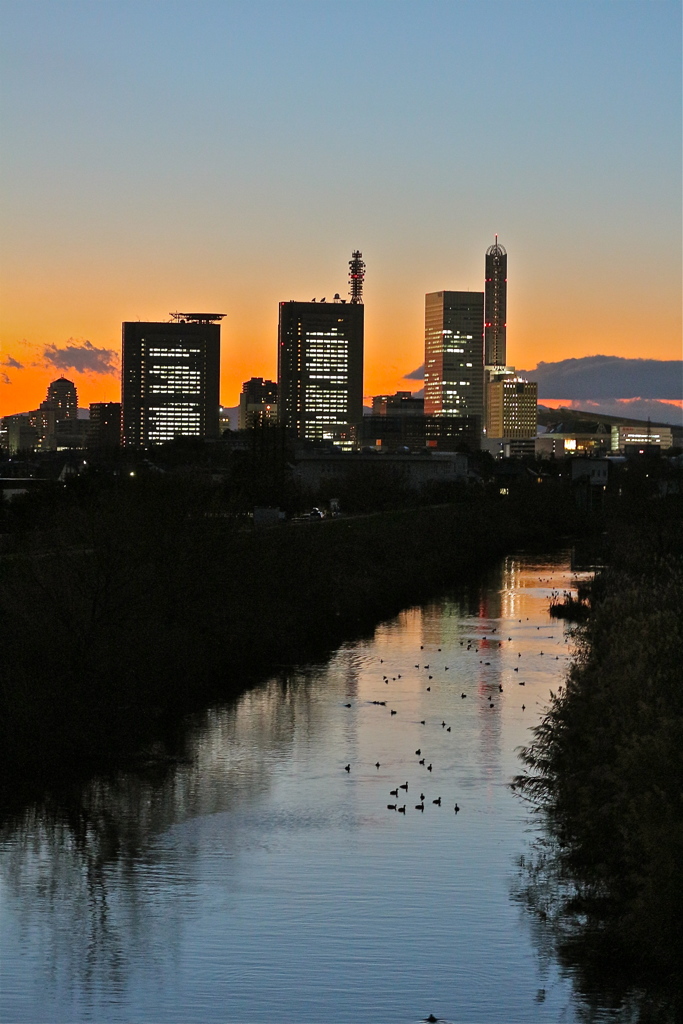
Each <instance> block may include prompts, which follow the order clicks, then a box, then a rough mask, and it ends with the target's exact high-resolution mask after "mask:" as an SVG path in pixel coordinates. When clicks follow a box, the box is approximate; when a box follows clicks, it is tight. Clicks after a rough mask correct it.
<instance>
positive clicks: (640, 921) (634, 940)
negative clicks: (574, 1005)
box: [519, 500, 683, 1022]
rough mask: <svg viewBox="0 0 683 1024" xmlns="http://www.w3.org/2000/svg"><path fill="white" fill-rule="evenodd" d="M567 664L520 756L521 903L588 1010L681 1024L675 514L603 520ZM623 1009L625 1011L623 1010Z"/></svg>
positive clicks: (652, 506)
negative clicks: (585, 610) (533, 809)
mask: <svg viewBox="0 0 683 1024" xmlns="http://www.w3.org/2000/svg"><path fill="white" fill-rule="evenodd" d="M609 541H610V543H609V550H608V565H607V567H606V569H605V570H604V571H603V572H602V573H600V574H599V576H598V578H597V579H596V582H595V585H594V587H593V597H592V605H593V607H592V611H591V614H590V616H589V619H588V623H587V625H586V626H585V627H582V641H581V648H580V654H579V657H578V658H577V660H576V662H575V664H574V665H573V667H572V670H571V672H570V675H569V677H568V682H567V685H566V687H565V688H564V689H563V691H562V692H560V693H558V694H557V695H556V696H555V697H554V698H553V700H552V701H551V704H550V708H549V711H548V713H547V715H546V717H545V718H544V720H543V721H542V722H541V724H540V725H539V726H538V727H537V729H536V730H535V739H534V742H533V744H532V745H531V746H530V747H529V748H528V749H527V750H526V751H525V755H524V756H525V761H526V763H527V766H528V769H529V772H528V774H527V775H526V776H525V777H523V778H522V779H520V780H519V781H520V783H521V786H522V789H523V790H524V791H525V792H526V794H527V795H528V796H530V798H531V800H532V802H533V803H534V804H535V805H536V806H537V807H539V808H540V809H541V811H542V813H543V815H544V818H545V821H546V825H547V833H548V846H547V848H545V849H544V850H543V852H542V854H541V855H540V856H539V858H538V860H537V861H536V863H535V864H534V865H533V868H532V870H531V875H530V879H529V880H528V881H529V886H528V889H527V890H526V894H525V895H526V897H527V899H528V900H529V902H530V903H531V905H532V906H533V907H534V909H535V910H536V911H538V912H539V913H540V915H541V917H542V919H543V920H544V921H546V922H550V923H551V925H552V931H553V934H554V939H555V944H556V949H557V954H558V956H559V958H560V960H561V961H562V962H563V963H564V964H565V966H566V967H567V968H568V969H569V970H571V972H572V974H573V975H574V977H575V978H576V979H577V983H578V986H579V988H580V989H581V991H582V994H583V996H584V998H585V999H586V1000H587V1002H588V1004H589V1005H591V1004H592V1003H593V1002H595V1005H596V1006H600V1005H605V999H606V998H607V1000H608V1002H609V1004H610V1005H613V1006H614V1007H615V1008H616V1007H622V1008H623V1011H624V1013H625V1014H626V1015H625V1016H624V1017H623V1018H621V1017H620V1019H628V1020H639V1021H667V1022H668V1021H672V1022H673V1021H679V1020H681V1019H682V1018H683V995H682V994H683V954H682V950H683V873H682V871H681V867H682V865H683V669H682V666H683V508H682V505H681V502H680V500H676V501H675V502H674V501H668V502H666V503H662V502H659V503H656V502H655V503H653V502H649V503H647V504H643V505H642V506H641V507H639V508H638V507H636V508H633V509H632V510H631V515H630V516H629V518H628V519H620V520H617V521H614V522H612V525H611V527H610V531H609ZM627 1010H628V1013H626V1011H627Z"/></svg>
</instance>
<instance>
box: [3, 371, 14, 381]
mask: <svg viewBox="0 0 683 1024" xmlns="http://www.w3.org/2000/svg"><path fill="white" fill-rule="evenodd" d="M11 383H12V381H11V380H10V379H9V377H8V376H7V374H6V373H3V372H2V371H0V384H11Z"/></svg>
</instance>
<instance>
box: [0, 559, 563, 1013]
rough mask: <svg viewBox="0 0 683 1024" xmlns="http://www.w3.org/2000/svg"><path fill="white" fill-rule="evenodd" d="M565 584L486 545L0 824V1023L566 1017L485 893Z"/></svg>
mask: <svg viewBox="0 0 683 1024" xmlns="http://www.w3.org/2000/svg"><path fill="white" fill-rule="evenodd" d="M572 581H573V576H572V574H571V572H570V570H569V565H568V560H567V558H565V557H548V558H538V557H535V556H528V555H520V556H516V557H511V558H508V559H506V560H505V562H504V563H502V564H501V566H500V567H499V568H498V570H497V571H495V572H493V573H491V574H490V576H489V577H488V579H487V580H486V582H485V584H483V585H482V586H481V587H479V588H476V589H472V590H470V591H469V592H465V591H462V592H458V593H454V594H453V595H452V596H451V597H450V598H448V599H443V600H439V601H438V602H436V603H433V604H429V605H426V606H423V607H419V608H412V609H410V610H408V611H406V612H404V613H403V614H401V615H400V616H398V618H396V619H395V620H392V621H390V622H387V623H384V624H382V625H381V626H379V627H378V628H377V630H376V631H375V635H374V637H372V639H366V640H363V641H360V642H354V643H350V644H348V645H346V646H344V647H342V648H341V649H340V650H339V651H338V652H337V653H336V654H335V655H334V657H333V658H332V659H331V660H330V662H329V664H327V665H323V666H312V667H304V668H298V669H296V670H291V671H288V672H287V673H283V674H282V675H281V676H280V677H278V678H277V679H273V680H271V681H270V682H269V683H267V684H266V685H264V686H262V687H260V688H258V689H256V690H253V691H251V692H249V693H247V694H246V695H245V696H244V697H242V698H241V699H240V700H239V701H238V702H237V703H236V704H233V705H230V706H226V707H220V708H216V709H213V710H212V711H211V712H209V713H207V714H206V715H203V716H201V718H200V719H197V720H195V721H193V723H191V725H190V736H189V748H188V749H189V751H190V756H189V757H188V759H187V761H186V762H184V763H183V764H181V765H180V766H176V767H174V768H173V769H172V771H171V772H170V773H167V774H166V775H165V776H164V777H162V778H158V779H156V780H154V779H146V780H145V779H141V778H139V777H134V776H128V775H121V776H120V777H119V778H117V779H116V780H113V781H112V780H108V781H107V782H101V783H94V784H92V785H91V786H89V787H88V788H87V789H86V790H85V791H84V792H83V793H82V794H81V795H80V796H79V799H78V800H77V801H75V803H74V805H73V806H72V807H71V808H70V809H69V811H68V814H67V813H66V812H64V811H62V810H60V811H59V812H58V813H55V814H54V815H53V814H49V813H46V812H45V811H44V810H43V811H41V812H31V811H29V812H28V813H27V815H26V817H25V819H24V820H23V821H22V822H21V824H20V825H17V824H16V823H15V824H14V825H12V826H11V827H10V826H7V827H5V829H4V830H3V831H2V833H0V900H1V902H0V934H1V935H2V939H1V942H2V957H1V961H0V994H1V1007H0V1019H1V1020H2V1021H6V1022H8V1021H32V1022H39V1021H50V1022H55V1024H56V1022H66V1021H103V1022H104V1021H106V1022H109V1021H121V1022H124V1021H150V1022H156V1021H159V1022H169V1021H198V1022H199V1021H201V1022H210V1021H225V1022H244V1024H249V1022H255V1024H256V1022H279V1024H280V1022H287V1024H289V1022H291V1024H296V1022H302V1024H306V1022H316V1024H319V1022H328V1021H329V1022H337V1024H344V1022H354V1024H356V1022H359V1021H372V1022H376V1024H381V1022H387V1024H402V1022H412V1021H418V1020H420V1019H421V1018H424V1017H426V1016H427V1015H428V1014H429V1013H434V1014H435V1015H436V1016H438V1017H440V1018H444V1019H445V1020H448V1021H458V1022H470V1021H472V1022H477V1021H491V1022H493V1021H496V1022H498V1021H508V1022H514V1021H520V1022H525V1024H530V1022H535V1021H567V1022H571V1021H575V1020H577V1019H578V1014H579V1011H578V1010H577V1008H576V1007H575V1004H574V997H573V994H572V987H571V980H570V979H567V978H565V977H562V976H561V974H560V972H559V970H558V967H557V966H556V964H555V962H554V960H553V958H552V956H551V953H550V952H549V950H550V943H549V942H547V943H544V939H543V935H542V933H539V931H538V929H539V925H538V924H534V923H533V921H532V920H531V919H530V918H529V917H528V916H527V915H526V913H525V912H524V911H523V909H522V908H521V907H520V905H519V903H517V902H515V900H514V899H512V898H511V892H512V891H513V890H514V887H515V879H516V878H517V877H518V873H519V866H518V861H519V857H520V855H522V854H524V852H525V850H526V849H527V848H528V844H529V843H530V841H531V840H532V839H533V828H532V826H531V825H530V823H529V820H528V817H529V816H528V811H527V809H526V808H525V806H524V805H523V804H522V803H521V802H520V801H518V800H517V799H516V798H515V796H514V795H513V794H512V793H511V791H510V789H509V782H510V780H511V778H512V776H513V775H514V774H515V773H517V772H518V771H519V767H520V766H519V761H518V759H517V754H516V748H517V747H519V745H520V744H523V743H525V742H527V741H528V738H529V737H528V729H529V727H530V726H532V725H534V724H535V723H536V722H537V721H538V718H539V715H540V713H541V710H542V708H543V706H544V704H545V701H546V700H547V697H548V694H549V691H550V690H551V689H555V688H556V687H557V686H558V684H561V682H562V679H563V675H564V673H565V671H566V667H567V659H568V656H569V652H570V641H569V640H568V638H567V637H566V636H565V634H564V631H563V625H562V623H561V622H557V621H553V620H551V619H550V618H549V615H548V599H549V596H550V593H551V591H552V590H553V589H559V590H564V589H569V588H570V585H571V583H572ZM522 683H524V685H523V686H522V685H520V684H522ZM500 687H502V692H501V689H500ZM378 701H379V702H384V701H386V706H384V705H383V704H378V703H373V702H378ZM347 705H350V707H348V706H347ZM392 711H395V712H396V713H395V714H392V713H391V712H392ZM417 751H421V753H419V754H418V753H417ZM421 758H424V759H425V764H424V765H421V764H420V763H419V761H420V759H421ZM377 762H379V765H380V767H379V768H377V767H376V763H377ZM347 764H348V765H350V771H348V772H347V771H346V770H345V766H346V765H347ZM430 764H431V766H432V770H431V771H429V770H428V768H427V766H428V765H430ZM405 783H407V784H408V789H407V791H406V790H404V789H399V791H398V792H399V795H398V799H397V798H396V797H395V796H391V795H390V792H391V790H394V789H396V788H397V787H398V786H400V785H402V784H405ZM422 794H424V811H421V810H417V809H416V804H421V803H422V802H423V801H422V799H421V797H422ZM438 799H440V800H441V804H440V805H438V804H435V803H434V801H435V800H438ZM456 803H457V804H458V806H459V807H460V812H459V813H457V814H456V813H455V810H454V807H455V804H456ZM389 804H398V806H399V807H403V806H404V805H405V813H400V812H399V811H395V810H390V809H389V808H388V806H387V805H389ZM544 950H546V952H544Z"/></svg>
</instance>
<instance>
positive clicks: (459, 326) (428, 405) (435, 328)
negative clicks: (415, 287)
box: [424, 291, 484, 429]
mask: <svg viewBox="0 0 683 1024" xmlns="http://www.w3.org/2000/svg"><path fill="white" fill-rule="evenodd" d="M424 403H425V405H424V411H425V415H427V416H448V417H472V416H477V417H479V422H480V425H481V422H482V418H483V413H484V293H483V292H446V291H443V292H430V293H429V294H428V295H426V296H425V389H424ZM480 429H481V426H480Z"/></svg>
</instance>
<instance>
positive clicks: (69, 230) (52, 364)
mask: <svg viewBox="0 0 683 1024" xmlns="http://www.w3.org/2000/svg"><path fill="white" fill-rule="evenodd" d="M0 67H1V71H0V75H1V79H0V132H1V135H2V139H3V156H2V158H1V162H0V191H1V196H2V199H1V206H0V217H1V221H0V231H1V234H2V239H3V245H2V250H1V252H0V308H1V310H2V313H1V320H0V414H8V413H12V412H18V411H25V410H27V409H29V408H35V407H36V406H37V405H38V403H39V402H40V401H41V400H42V399H43V398H44V397H45V391H46V388H47V384H48V383H49V381H50V380H52V379H54V378H55V377H56V376H60V375H61V374H65V375H66V376H68V377H69V378H70V379H72V380H74V381H75V383H76V384H77V387H78V391H79V404H80V405H81V406H83V405H87V404H88V403H89V402H93V401H118V400H119V397H120V384H119V360H120V349H121V322H122V321H124V320H135V319H142V320H166V319H168V316H169V313H170V312H172V311H175V310H183V311H205V310H206V311H208V310H210V311H212V312H213V311H215V312H222V313H225V314H226V316H225V319H224V321H223V327H222V360H221V361H222V377H221V401H222V403H223V404H224V405H229V406H231V405H235V404H236V403H237V399H238V394H239V391H240V387H241V383H242V382H243V381H244V380H246V379H248V378H249V377H251V376H264V377H270V378H272V379H274V378H275V377H276V374H277V345H276V338H277V316H278V303H279V302H280V301H282V300H287V299H304V300H306V299H310V298H313V297H317V298H321V297H322V296H326V297H327V298H331V296H332V295H333V294H334V293H335V292H340V293H341V294H342V295H345V294H347V290H348V280H347V275H348V260H349V258H350V255H351V251H352V250H353V249H360V250H361V251H362V252H363V257H364V259H365V261H366V263H367V276H366V287H365V307H366V309H365V315H366V340H365V385H364V390H365V392H366V394H367V395H372V394H378V393H384V392H393V391H395V390H397V389H401V390H404V389H410V390H413V391H416V390H418V389H419V388H420V386H421V382H420V381H419V379H415V377H414V376H413V377H407V379H406V375H409V374H411V373H413V372H414V371H415V369H416V368H417V367H419V366H420V365H421V363H422V362H423V359H424V294H425V292H428V291H438V290H441V289H450V290H467V289H471V290H474V291H481V290H483V278H484V254H485V251H486V248H487V247H488V246H489V245H491V244H492V243H493V240H494V235H495V234H498V236H499V240H500V242H501V243H502V244H503V245H504V246H505V247H506V249H507V251H508V362H509V363H511V364H512V365H516V366H518V367H524V368H526V369H532V368H534V367H536V366H537V365H538V364H539V363H546V364H552V363H555V362H564V361H566V360H569V359H582V358H585V357H593V356H596V355H604V356H613V357H621V358H624V359H629V360H633V359H638V358H643V357H646V358H647V359H650V360H652V359H654V360H680V358H681V5H680V3H679V2H678V0H671V2H669V0H552V2H549V0H420V2H419V3H415V2H413V0H357V2H354V0H343V2H339V0H305V2H302V0H278V2H272V0H249V2H246V0H245V2H238V3H236V2H231V0H217V2H215V0H192V2H187V0H182V2H180V0H151V2H150V0H132V2H129V0H115V2H114V0H47V2H46V0H0ZM615 388H616V384H615ZM553 397H555V398H557V399H563V398H572V397H573V396H571V395H567V396H565V395H556V396H553ZM611 397H612V398H614V399H618V398H622V397H627V396H622V395H620V394H613V395H612V396H611ZM645 397H650V398H654V399H657V398H658V397H661V398H669V396H665V395H661V396H657V395H654V396H645Z"/></svg>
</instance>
